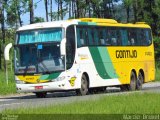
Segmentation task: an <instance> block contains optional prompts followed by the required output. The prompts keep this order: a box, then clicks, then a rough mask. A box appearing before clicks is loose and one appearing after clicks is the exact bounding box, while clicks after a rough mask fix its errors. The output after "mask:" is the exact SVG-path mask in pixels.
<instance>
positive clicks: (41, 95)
mask: <svg viewBox="0 0 160 120" xmlns="http://www.w3.org/2000/svg"><path fill="white" fill-rule="evenodd" d="M35 94H36V96H37V98H45V97H46V96H47V92H37V93H35Z"/></svg>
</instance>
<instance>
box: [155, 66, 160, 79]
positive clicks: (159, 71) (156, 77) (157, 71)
mask: <svg viewBox="0 0 160 120" xmlns="http://www.w3.org/2000/svg"><path fill="white" fill-rule="evenodd" d="M155 80H156V81H160V68H157V69H156V76H155Z"/></svg>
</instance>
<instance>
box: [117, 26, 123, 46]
mask: <svg viewBox="0 0 160 120" xmlns="http://www.w3.org/2000/svg"><path fill="white" fill-rule="evenodd" d="M116 33H117V34H116V35H117V45H118V46H121V45H122V39H121V34H120V29H117V30H116Z"/></svg>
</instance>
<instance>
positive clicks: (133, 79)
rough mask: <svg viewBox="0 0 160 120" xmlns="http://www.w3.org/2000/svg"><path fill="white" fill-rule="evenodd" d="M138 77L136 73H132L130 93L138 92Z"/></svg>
mask: <svg viewBox="0 0 160 120" xmlns="http://www.w3.org/2000/svg"><path fill="white" fill-rule="evenodd" d="M136 81H137V79H136V75H135V73H134V72H133V71H132V72H131V75H130V84H129V90H130V91H135V90H136Z"/></svg>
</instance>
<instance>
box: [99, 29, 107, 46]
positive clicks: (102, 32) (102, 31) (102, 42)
mask: <svg viewBox="0 0 160 120" xmlns="http://www.w3.org/2000/svg"><path fill="white" fill-rule="evenodd" d="M98 38H99V41H98V42H99V45H107V44H106V35H105V29H104V28H101V27H100V28H98Z"/></svg>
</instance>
